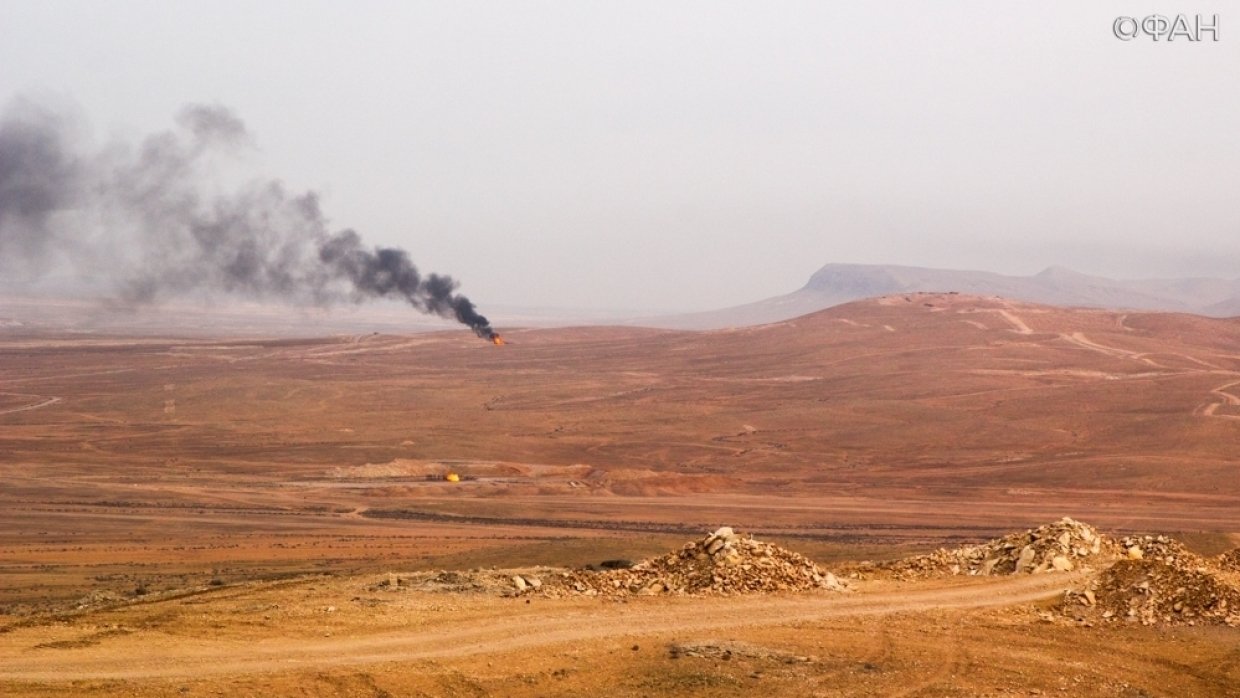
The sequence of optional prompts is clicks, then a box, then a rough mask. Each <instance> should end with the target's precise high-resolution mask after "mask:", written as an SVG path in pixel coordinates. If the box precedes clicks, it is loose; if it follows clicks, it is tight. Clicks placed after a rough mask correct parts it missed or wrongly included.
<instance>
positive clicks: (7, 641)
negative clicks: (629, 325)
mask: <svg viewBox="0 0 1240 698" xmlns="http://www.w3.org/2000/svg"><path fill="white" fill-rule="evenodd" d="M1080 578H1081V575H1080V574H1079V573H1078V574H1074V575H1038V576H1032V577H1019V578H1005V579H998V580H995V581H990V582H984V583H980V584H979V583H971V584H966V585H961V584H960V583H959V582H957V583H956V584H954V585H943V584H935V583H930V584H919V585H917V586H914V587H909V588H901V589H898V590H887V591H873V592H866V591H864V590H863V591H860V592H857V593H852V594H833V595H829V596H822V595H798V596H777V597H771V596H749V597H732V598H643V599H638V600H635V601H634V602H633V603H629V604H615V603H611V602H605V601H600V600H597V599H558V600H554V599H537V600H536V601H535V603H534V604H531V605H526V604H523V603H520V600H516V599H514V600H508V599H505V600H502V601H504V602H510V603H502V604H500V605H497V606H487V608H488V609H493V610H494V612H490V610H488V611H487V612H483V613H481V614H478V613H474V612H472V611H466V612H463V613H461V614H459V617H458V618H453V619H451V621H450V622H444V623H442V624H440V623H433V624H431V625H424V624H423V625H421V627H417V626H416V625H414V624H411V625H414V627H409V628H408V629H399V628H400V627H401V624H397V623H393V622H392V621H393V619H392V618H389V619H386V620H385V619H384V618H382V617H381V613H382V612H379V613H378V614H376V615H378V616H379V617H375V618H373V620H372V621H369V622H366V623H363V624H361V625H360V626H357V628H356V629H355V630H351V631H349V632H348V633H347V634H341V635H339V636H333V637H331V638H322V637H318V638H314V639H310V638H303V639H290V637H293V638H295V636H296V633H284V632H280V631H279V628H278V627H277V628H274V629H273V630H272V632H268V633H264V637H262V638H261V639H248V640H247V639H246V638H244V637H240V636H233V635H231V633H232V632H233V631H232V629H231V628H226V629H222V630H220V631H219V633H218V634H216V635H214V636H212V637H210V638H209V639H207V638H193V639H190V638H176V637H174V636H170V635H169V634H167V633H166V632H164V631H161V630H160V629H147V628H143V627H142V625H141V624H137V623H135V625H136V626H137V628H138V629H135V630H132V631H127V632H124V633H116V634H107V633H106V631H105V636H101V635H99V633H98V631H95V632H94V634H93V635H90V634H88V635H87V636H86V637H85V638H80V639H78V640H72V639H70V640H61V641H59V642H52V643H49V642H47V641H46V635H45V634H42V633H40V632H38V631H37V630H36V629H20V630H17V631H13V632H9V633H7V634H3V635H0V681H3V680H8V681H12V680H20V681H56V682H62V681H76V680H99V679H125V680H133V679H170V678H188V677H203V676H208V675H211V676H223V675H244V674H257V673H267V672H276V671H287V670H289V669H295V668H297V667H300V666H307V667H308V666H313V667H315V668H316V669H322V668H325V667H344V666H354V667H356V666H360V665H367V664H375V663H382V662H392V661H398V660H399V661H410V660H417V659H448V658H459V657H466V656H479V655H494V654H504V653H508V652H513V651H521V652H528V651H531V650H538V649H540V648H546V647H549V646H559V645H569V644H581V643H589V642H595V641H599V640H603V639H608V638H613V639H614V638H617V637H624V638H630V637H631V638H639V637H642V636H657V635H666V634H669V633H676V634H679V633H699V632H719V631H724V630H730V629H743V628H757V627H764V626H776V625H782V624H789V623H797V622H807V621H816V620H824V619H832V618H847V617H859V616H878V615H889V614H905V613H917V612H929V611H940V610H957V611H962V610H966V611H967V610H972V609H984V608H993V607H1003V606H1013V605H1020V604H1027V603H1031V602H1035V601H1039V600H1044V599H1049V598H1053V597H1055V596H1057V595H1059V594H1061V593H1062V592H1063V590H1064V589H1066V588H1068V587H1069V586H1072V584H1073V583H1074V582H1076V581H1078V580H1079V579H1080ZM234 600H235V597H232V596H230V597H229V599H228V601H229V602H233V601H234ZM483 601H484V602H490V601H495V600H494V599H484V600H483ZM453 602H454V603H460V604H462V605H464V604H468V603H469V600H468V599H465V600H462V599H459V598H454V600H453ZM207 603H208V604H209V603H210V601H207ZM483 605H484V606H486V603H483ZM342 608H344V607H343V606H342ZM204 610H206V609H204V608H201V607H193V606H185V605H182V603H181V602H166V603H159V604H147V605H145V607H144V609H143V613H144V614H149V615H153V616H157V617H167V616H168V615H169V614H179V613H184V614H186V615H189V614H191V613H193V614H200V613H202V612H203V611H204ZM342 612H344V611H342ZM348 612H351V613H352V612H357V611H356V610H355V609H353V608H350V609H349V611H348ZM360 612H362V613H367V612H368V611H365V610H362V611H360ZM394 626H395V627H394ZM369 628H377V630H374V631H368V629H369ZM96 639H98V640H99V641H96Z"/></svg>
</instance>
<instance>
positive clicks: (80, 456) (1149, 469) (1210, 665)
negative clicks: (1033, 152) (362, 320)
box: [0, 294, 1240, 696]
mask: <svg viewBox="0 0 1240 698" xmlns="http://www.w3.org/2000/svg"><path fill="white" fill-rule="evenodd" d="M467 334H468V333H463V332H454V333H445V334H435V335H415V336H400V335H354V336H345V337H330V338H322V339H297V340H270V339H255V340H238V339H226V340H225V339H221V340H211V339H203V338H185V337H150V336H147V337H136V338H135V337H104V336H82V335H54V334H29V333H27V334H20V333H17V332H15V331H11V330H6V331H5V332H4V333H3V334H0V478H3V482H4V486H3V487H0V618H2V619H3V622H4V623H5V624H6V627H8V628H9V630H8V631H7V632H3V633H0V648H3V649H2V652H3V661H2V663H0V676H4V677H5V678H4V680H5V681H8V682H9V683H8V684H7V685H5V686H4V690H0V693H3V694H5V695H8V694H15V695H21V694H22V693H23V692H25V693H34V694H41V693H64V692H71V693H72V692H78V693H91V692H95V693H100V694H105V695H106V694H116V695H125V694H127V693H128V692H131V689H132V692H134V693H138V694H155V695H181V694H184V693H189V694H203V695H214V694H219V693H221V692H222V693H223V694H226V695H257V694H272V693H273V692H275V693H276V694H290V693H291V694H297V693H301V694H305V695H332V694H335V695H486V694H492V693H508V694H513V695H595V694H597V691H598V689H599V687H600V686H605V687H608V688H609V690H612V691H613V692H614V693H615V694H617V695H661V694H665V693H669V692H671V693H675V692H682V693H698V694H702V695H748V694H752V692H754V691H755V690H761V691H764V692H770V693H772V694H781V695H814V694H818V695H866V694H867V692H868V694H870V695H987V694H990V695H1028V694H1029V691H1032V690H1040V691H1043V692H1059V693H1062V694H1066V695H1122V696H1140V695H1225V694H1226V692H1225V691H1224V690H1223V689H1222V688H1221V687H1223V686H1228V685H1233V684H1234V681H1235V679H1236V674H1235V672H1236V666H1237V663H1238V662H1240V659H1237V655H1236V636H1235V634H1234V631H1226V630H1208V629H1184V630H1177V631H1160V630H1151V629H1138V628H1117V629H1106V630H1098V629H1081V628H1073V627H1066V628H1065V627H1061V626H1059V625H1054V624H1044V623H1042V622H1041V621H1039V620H1038V619H1037V615H1036V613H1031V612H1029V611H1028V610H1027V609H1025V608H1024V607H1025V605H1027V604H1029V603H1034V602H1036V599H1037V598H1041V597H1026V596H1023V594H1025V593H1026V591H1027V592H1028V593H1030V594H1034V593H1035V592H1036V593H1037V594H1041V593H1042V592H1043V591H1045V592H1046V593H1048V594H1052V592H1053V590H1052V589H1049V588H1048V589H1045V590H1039V589H1029V590H1022V589H1020V588H1014V587H1010V586H1006V585H1003V584H1001V585H998V586H995V587H994V588H991V589H989V590H987V591H981V590H979V591H978V592H977V593H978V596H977V597H976V598H975V597H973V596H971V595H970V593H971V592H967V591H966V590H969V589H971V587H968V586H965V587H960V588H957V587H955V586H953V585H950V584H949V585H946V586H945V587H943V588H938V587H925V586H909V587H899V586H896V587H884V586H882V585H877V586H872V587H869V588H864V589H862V591H861V592H859V593H858V594H857V595H856V596H855V597H849V598H846V599H836V598H810V599H800V598H793V599H789V598H782V597H780V598H765V599H745V600H736V599H731V600H704V601H692V602H688V601H683V600H675V599H655V600H642V601H641V602H639V603H630V604H627V605H623V606H608V605H607V604H606V603H603V602H598V601H586V600H573V601H550V600H541V601H540V600H534V601H533V602H532V603H531V604H530V605H529V606H525V605H524V602H519V603H518V602H513V601H512V600H508V599H495V598H483V597H477V596H462V597H459V598H455V597H450V596H447V597H446V596H442V595H439V596H425V597H423V596H418V595H416V594H411V595H408V596H402V597H394V596H391V595H382V594H375V593H372V592H370V591H368V589H369V586H370V585H371V584H373V581H374V579H375V577H374V575H381V574H383V573H385V572H386V571H388V570H391V569H399V570H425V569H467V568H471V567H490V566H493V565H498V566H500V567H510V566H523V565H560V566H580V565H584V564H587V563H592V562H598V561H600V560H603V559H608V558H618V557H623V558H629V559H640V558H642V557H645V556H648V555H653V554H656V553H660V552H662V551H664V550H667V549H670V548H673V547H676V546H678V545H679V544H680V543H681V542H683V541H684V540H686V539H688V538H692V537H696V536H700V535H701V533H702V532H704V531H707V530H712V529H713V528H715V527H716V526H719V525H721V524H729V525H735V526H737V527H738V528H742V529H745V530H746V531H750V532H754V533H757V534H759V535H761V536H762V537H764V538H766V539H768V540H772V541H774V542H778V543H780V544H782V545H785V546H786V547H789V548H792V549H794V550H797V551H798V552H802V553H804V554H806V555H809V556H811V557H813V558H814V559H816V560H818V561H820V562H822V563H823V564H825V565H827V566H830V565H832V564H835V563H838V562H840V561H843V560H856V559H865V558H869V559H885V558H892V557H896V556H899V555H902V554H905V553H908V552H911V551H920V550H927V549H931V548H933V547H936V546H939V545H955V544H960V543H965V542H972V541H980V540H983V539H986V538H990V537H994V536H996V535H1000V534H1002V533H1005V532H1007V531H1010V530H1013V529H1022V528H1028V527H1030V526H1034V525H1037V524H1041V523H1045V522H1047V521H1052V520H1056V519H1058V518H1059V517H1061V516H1064V515H1070V516H1073V517H1075V518H1078V519H1082V520H1084V521H1087V522H1088V523H1091V524H1094V525H1096V526H1098V527H1099V528H1100V529H1102V530H1104V531H1106V532H1108V533H1113V534H1123V533H1135V532H1159V533H1172V534H1175V535H1177V536H1178V537H1181V538H1183V539H1185V540H1186V541H1187V542H1188V543H1190V545H1191V546H1193V547H1194V548H1195V549H1196V550H1198V551H1199V552H1202V553H1217V552H1220V551H1222V550H1224V549H1227V548H1229V547H1232V546H1235V545H1236V539H1235V534H1236V533H1237V532H1240V478H1236V477H1235V472H1236V468H1237V466H1240V454H1238V453H1237V451H1236V449H1235V444H1236V443H1238V442H1240V404H1238V403H1240V401H1238V400H1237V398H1236V391H1235V387H1236V385H1237V381H1240V353H1237V350H1236V347H1237V346H1240V321H1235V320H1210V319H1204V318H1195V317H1191V316H1180V315H1167V314H1143V313H1127V314H1119V313H1108V312H1105V311H1097V310H1064V309H1056V308H1047V307H1042V306H1033V305H1028V304H1017V303H1008V302H1005V301H1000V300H995V299H977V298H968V297H963V296H952V295H949V294H926V295H909V296H897V297H890V298H887V299H883V300H881V301H875V302H863V303H858V304H850V305H848V306H842V307H840V308H835V309H832V310H829V311H825V312H823V313H819V314H816V315H814V316H808V317H805V318H799V319H797V320H794V321H789V322H785V323H778V324H776V325H772V326H767V327H759V328H740V329H735V330H723V331H717V332H706V333H689V332H666V331H655V330H644V329H639V328H599V327H594V328H576V329H563V330H516V331H511V332H507V333H506V334H507V336H508V338H509V339H510V340H511V343H510V344H509V345H507V346H504V347H495V346H492V345H490V344H486V343H483V342H479V341H477V340H476V338H474V337H472V336H466V335H467ZM448 472H456V473H458V474H460V475H461V476H463V481H462V482H460V483H448V482H445V481H444V480H442V479H441V476H443V475H445V474H446V473H448ZM323 575H326V576H323ZM199 588H201V589H205V590H206V592H205V593H201V594H195V595H190V596H182V595H183V594H184V593H185V592H184V590H187V589H199ZM169 594H171V595H174V596H180V598H178V599H174V600H152V599H160V598H163V596H165V595H169ZM1052 595H1053V594H1052ZM355 598H356V599H362V601H357V600H355ZM367 599H370V600H367ZM854 599H855V600H854ZM988 599H989V600H988ZM992 601H993V603H992ZM83 604H85V607H84V608H82V609H79V607H80V606H82V605H83ZM996 604H997V605H998V607H997V608H991V606H993V605H996ZM111 605H115V606H116V609H115V610H112V611H101V610H99V609H100V608H101V606H111ZM273 606H278V608H274V607H273ZM333 606H334V607H335V608H336V609H337V610H336V611H335V612H332V613H327V612H325V611H323V610H322V609H324V608H327V607H333ZM264 609H265V610H264ZM434 609H441V610H434ZM442 609H447V610H442ZM635 609H636V610H635ZM1013 609H1016V610H1013ZM1022 609H1024V610H1022ZM294 611H295V612H294ZM529 614H533V615H529ZM664 616H666V618H667V619H668V620H667V621H666V622H664V621H662V620H660V619H661V618H663V617H664ZM876 619H881V622H878V620H876ZM492 626H494V628H495V629H496V635H495V637H494V638H493V641H492V640H489V639H487V638H486V637H479V636H478V633H483V631H484V630H485V629H486V628H488V627H492ZM681 628H683V632H680V631H679V630H678V629H681ZM526 631H529V632H526ZM325 632H330V633H332V635H331V637H325V636H324V634H323V633H325ZM471 633H473V634H471ZM437 638H438V639H437ZM712 638H714V639H716V640H719V641H720V642H725V641H736V642H741V641H744V642H751V643H756V644H758V645H761V646H762V647H767V648H774V649H777V650H779V652H784V653H785V654H786V653H794V654H797V655H798V656H799V655H814V656H815V657H817V659H816V660H815V661H813V662H808V663H804V662H802V663H794V664H785V663H784V662H783V661H782V660H779V659H773V658H772V657H778V656H783V655H780V654H778V652H776V653H774V654H772V653H770V652H768V653H767V654H768V655H770V656H765V655H763V656H761V657H758V658H752V657H751V658H748V659H746V658H744V657H741V656H740V655H739V654H736V653H734V654H736V656H735V657H734V659H733V660H717V659H709V658H693V657H683V656H682V657H680V658H679V659H671V657H670V656H669V650H668V646H669V645H670V644H671V643H673V642H678V641H699V640H700V641H703V642H705V641H706V640H710V639H712ZM633 645H638V646H639V649H638V650H632V649H631V647H632V646H633ZM772 651H774V650H772ZM110 653H111V654H110ZM758 654H759V655H762V653H761V652H759V653H758ZM1100 658H1102V659H1104V660H1105V661H1103V660H1100ZM337 660H338V661H337ZM286 664H287V665H289V666H284V665H286ZM300 665H313V666H312V667H311V666H300ZM411 666H412V667H414V669H411V668H410V667H411ZM39 672H42V673H39ZM117 672H120V674H118V673H117ZM124 672H131V673H129V674H124ZM161 672H163V673H161ZM212 672H214V674H213V673H212ZM754 673H756V674H758V675H759V677H758V678H754V677H753V676H751V674H754ZM208 675H210V676H208ZM18 677H24V678H20V679H19V678H18ZM69 681H79V682H80V683H76V684H75V683H66V682H69ZM1227 681H1231V682H1232V684H1228V683H1226V682H1227ZM1167 686H1173V687H1174V689H1175V690H1171V689H1168V688H1166V687H1167ZM755 687H760V688H755ZM182 689H184V690H182Z"/></svg>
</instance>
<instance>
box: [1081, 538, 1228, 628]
mask: <svg viewBox="0 0 1240 698" xmlns="http://www.w3.org/2000/svg"><path fill="white" fill-rule="evenodd" d="M1169 549H1170V550H1173V551H1174V554H1167V555H1143V556H1142V557H1135V556H1133V555H1131V554H1130V555H1128V556H1127V557H1126V558H1125V559H1122V560H1119V561H1118V562H1116V563H1115V564H1114V565H1112V566H1111V567H1110V569H1107V570H1106V571H1105V572H1103V573H1102V575H1101V576H1100V577H1099V578H1098V579H1097V580H1095V581H1093V582H1091V583H1090V584H1089V585H1088V586H1086V587H1085V588H1084V589H1080V590H1074V591H1068V592H1067V593H1066V594H1065V595H1064V600H1063V604H1062V609H1063V611H1064V613H1065V614H1066V615H1068V616H1069V617H1072V618H1076V619H1078V620H1083V621H1093V620H1100V621H1103V622H1126V623H1141V624H1142V625H1198V624H1212V625H1219V624H1226V625H1231V626H1240V586H1237V585H1236V583H1235V581H1234V579H1228V576H1229V575H1227V574H1226V573H1224V572H1221V571H1220V570H1219V569H1218V568H1217V567H1216V566H1214V565H1211V564H1208V563H1207V562H1206V561H1205V560H1203V559H1201V558H1199V557H1197V556H1196V555H1193V554H1192V553H1189V552H1187V551H1184V550H1183V546H1180V545H1179V544H1178V543H1177V544H1175V545H1173V546H1170V548H1169ZM1130 550H1131V548H1130Z"/></svg>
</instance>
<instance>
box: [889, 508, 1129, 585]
mask: <svg viewBox="0 0 1240 698" xmlns="http://www.w3.org/2000/svg"><path fill="white" fill-rule="evenodd" d="M1115 552H1116V545H1115V543H1114V542H1113V541H1111V540H1110V539H1109V538H1107V537H1106V536H1103V535H1102V534H1100V533H1098V531H1097V530H1096V529H1094V527H1092V526H1089V525H1087V524H1083V523H1081V522H1079V521H1075V520H1073V519H1070V518H1068V517H1064V518H1063V519H1061V520H1059V521H1056V522H1055V523H1052V524H1047V525H1045V526H1039V527H1038V528H1035V529H1032V530H1029V531H1025V532H1024V533H1014V534H1012V535H1009V536H1005V537H1003V538H997V539H995V540H992V541H989V542H987V543H982V544H981V545H972V546H965V547H962V548H955V549H951V550H949V549H946V548H940V549H939V550H936V551H934V552H932V553H929V554H927V555H916V556H913V557H908V558H904V559H902V560H895V561H893V562H886V563H880V564H879V565H878V568H880V569H885V570H888V571H890V572H893V573H895V576H896V577H898V578H919V577H935V576H947V575H968V576H982V577H985V576H989V575H1006V574H1030V573H1035V572H1068V571H1071V570H1074V569H1076V568H1077V567H1079V566H1081V565H1082V564H1084V563H1087V562H1092V561H1095V560H1098V559H1105V558H1107V557H1110V556H1113V555H1114V554H1115Z"/></svg>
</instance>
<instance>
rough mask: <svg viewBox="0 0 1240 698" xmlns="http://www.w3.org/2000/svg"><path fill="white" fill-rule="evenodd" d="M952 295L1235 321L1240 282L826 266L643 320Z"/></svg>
mask: <svg viewBox="0 0 1240 698" xmlns="http://www.w3.org/2000/svg"><path fill="white" fill-rule="evenodd" d="M916 291H925V292H949V291H958V292H960V293H966V294H970V295H978V296H1002V297H1004V298H1010V299H1013V300H1021V301H1027V302H1031V303H1046V304H1050V305H1058V306H1077V307H1091V308H1113V309H1120V310H1161V311H1172V312H1188V313H1195V314H1199V315H1207V316H1212V317H1234V316H1237V315H1240V279H1232V280H1227V279H1207V278H1195V279H1193V278H1190V279H1137V280H1117V279H1108V278H1104V277H1101V276H1089V275H1087V274H1081V273H1079V272H1075V271H1072V270H1070V269H1064V268H1062V267H1051V268H1049V269H1046V270H1044V271H1042V272H1040V273H1038V274H1035V275H1033V276H1008V275H1005V274H996V273H993V272H986V271H961V270H954V269H926V268H921V267H903V266H895V265H877V264H828V265H826V266H825V267H823V268H821V269H819V270H818V271H817V272H815V273H814V275H813V276H811V277H810V279H809V282H808V283H806V284H805V286H803V287H802V288H800V289H799V290H796V291H793V292H792V293H789V294H786V295H783V296H776V297H774V298H767V299H766V300H761V301H757V302H755V303H748V304H746V305H738V306H734V307H731V308H724V309H721V310H713V311H707V312H701V313H687V314H683V315H669V316H664V317H655V318H644V319H642V320H640V321H638V322H637V323H635V324H642V325H648V326H652V327H668V328H676V329H716V328H722V327H742V326H747V325H759V324H763V323H768V322H779V321H781V320H787V319H790V318H794V317H797V316H800V315H805V314H807V313H812V312H814V311H816V310H822V309H824V308H829V307H832V306H836V305H840V304H841V303H848V302H851V301H855V300H860V299H863V298H872V297H875V296H883V295H889V294H894V293H911V292H916Z"/></svg>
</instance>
